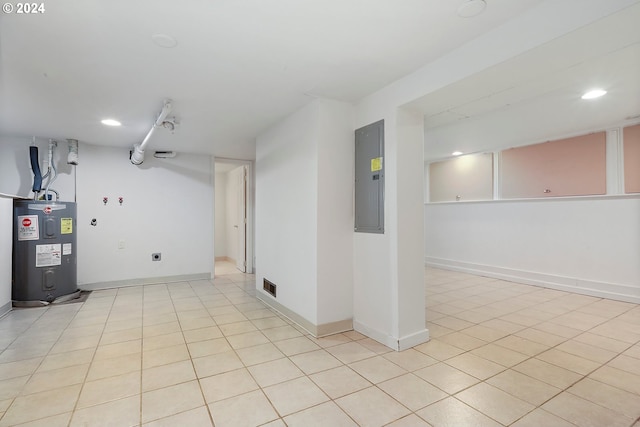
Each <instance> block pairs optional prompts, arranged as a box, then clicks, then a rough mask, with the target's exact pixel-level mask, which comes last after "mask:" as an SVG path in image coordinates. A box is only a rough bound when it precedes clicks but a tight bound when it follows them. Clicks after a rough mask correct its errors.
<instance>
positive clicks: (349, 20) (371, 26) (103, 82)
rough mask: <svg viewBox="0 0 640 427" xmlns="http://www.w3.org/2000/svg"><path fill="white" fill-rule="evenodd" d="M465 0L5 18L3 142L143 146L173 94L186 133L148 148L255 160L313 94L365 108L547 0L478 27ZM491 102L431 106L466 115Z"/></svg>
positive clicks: (496, 3)
mask: <svg viewBox="0 0 640 427" xmlns="http://www.w3.org/2000/svg"><path fill="white" fill-rule="evenodd" d="M462 2H463V0H428V1H426V0H401V1H398V0H348V1H345V0H268V1H267V0H183V1H175V0H171V1H170V0H136V1H131V0H82V1H78V0H55V1H49V2H45V7H46V11H45V13H44V14H41V15H29V16H25V15H16V14H10V15H9V14H1V15H0V134H4V135H16V136H32V135H33V136H37V137H42V138H60V139H62V138H76V139H78V140H80V141H82V142H85V143H90V144H101V145H108V146H116V147H131V146H132V145H133V144H134V143H139V142H140V141H141V140H142V139H143V138H144V136H145V135H146V133H147V131H148V130H149V128H150V127H151V125H152V123H153V121H154V119H155V117H156V116H157V114H158V112H159V111H160V109H161V107H162V101H163V99H165V98H171V99H173V101H174V111H173V113H172V115H175V116H176V117H177V118H178V120H179V121H180V126H179V127H178V128H177V130H176V131H175V133H174V134H173V135H172V134H170V133H169V132H168V131H166V130H165V129H160V130H159V131H158V132H156V134H155V135H154V136H153V139H152V141H151V143H150V148H152V149H156V150H174V151H178V152H192V153H208V154H213V155H216V156H222V157H228V158H245V159H251V158H254V156H255V137H256V136H257V135H258V134H260V132H262V131H264V130H265V129H266V128H268V127H269V126H270V125H272V124H274V123H275V122H277V121H278V120H280V119H281V118H282V117H284V116H286V115H288V114H290V113H292V112H293V111H295V110H297V109H298V108H300V107H301V106H303V105H304V104H306V103H308V102H309V101H310V100H311V99H313V97H327V98H334V99H340V100H345V101H351V102H353V101H357V100H359V99H360V98H362V97H363V96H365V95H367V94H369V93H372V92H374V91H376V90H378V89H380V88H381V87H384V86H386V85H388V84H389V83H391V82H393V81H395V80H397V79H399V78H401V77H403V76H405V75H407V74H409V73H411V72H412V71H414V70H416V69H418V68H420V67H421V66H424V65H425V64H427V63H429V62H430V61H433V60H434V59H436V58H438V57H440V56H442V55H443V54H445V53H447V52H449V51H451V50H452V49H454V48H456V47H458V46H461V45H462V44H464V43H466V42H468V41H470V40H472V39H474V38H475V37H477V36H479V35H481V34H483V33H485V32H487V31H489V30H490V29H492V28H494V27H496V26H498V25H500V24H502V23H504V22H506V21H508V20H510V19H512V18H513V17H515V16H517V15H518V14H521V13H523V12H525V11H526V10H527V9H529V8H531V7H533V6H535V5H536V4H537V3H541V0H518V1H514V0H487V3H488V7H487V9H486V10H485V12H484V13H482V14H481V15H480V16H478V17H475V18H471V19H468V18H460V17H458V16H457V15H456V9H457V8H458V6H459V5H460V4H461V3H462ZM154 34H166V35H169V36H171V37H173V38H175V40H176V41H177V43H178V44H177V46H176V47H175V48H173V49H166V48H162V47H159V46H157V45H155V44H154V43H153V42H152V39H151V36H152V35H154ZM495 90H496V91H500V90H501V88H499V87H498V88H496V89H495ZM496 93H497V92H496ZM445 94H446V93H445V92H443V93H441V94H440V95H442V96H443V98H447V97H446V96H444V95H445ZM480 95H482V94H480ZM518 95H521V94H520V93H519V92H518V91H517V90H516V91H515V92H514V96H518ZM476 97H477V94H476ZM525 98H526V96H525ZM501 102H506V101H504V100H502V101H501ZM428 104H429V103H428V102H427V103H425V104H424V105H425V106H427V105H428ZM481 104H482V103H480V104H477V103H476V104H474V103H470V102H468V100H465V99H458V100H457V103H456V105H450V104H448V103H442V104H441V105H440V107H439V111H438V109H436V110H432V109H431V108H430V107H424V108H425V112H426V113H427V114H428V115H429V117H437V116H438V115H443V114H444V113H445V112H447V111H449V110H451V112H452V113H454V114H463V115H465V116H467V115H472V114H475V113H476V112H484V111H486V110H487V107H486V106H483V105H481ZM499 106H500V103H498V104H493V106H492V108H499ZM451 107H455V109H452V108H451ZM107 117H109V118H115V119H118V120H120V121H121V122H122V123H123V126H122V127H120V128H107V127H105V126H103V125H101V124H100V120H101V119H103V118H107ZM429 120H431V119H429ZM434 120H435V119H434ZM437 120H440V121H439V122H438V123H441V124H444V123H447V121H446V120H445V121H443V120H441V119H440V118H438V119H437Z"/></svg>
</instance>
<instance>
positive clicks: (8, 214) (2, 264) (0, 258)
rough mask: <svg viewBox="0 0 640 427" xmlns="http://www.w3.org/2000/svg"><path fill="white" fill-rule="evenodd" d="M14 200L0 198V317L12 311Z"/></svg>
mask: <svg viewBox="0 0 640 427" xmlns="http://www.w3.org/2000/svg"><path fill="white" fill-rule="evenodd" d="M12 233H13V199H11V198H8V197H2V196H0V316H2V315H3V314H5V313H6V312H7V311H9V310H10V309H11V262H12V261H11V252H12V247H13V234H12Z"/></svg>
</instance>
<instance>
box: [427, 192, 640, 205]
mask: <svg viewBox="0 0 640 427" xmlns="http://www.w3.org/2000/svg"><path fill="white" fill-rule="evenodd" d="M614 199H640V194H638V193H629V194H612V195H604V194H603V195H596V196H558V197H535V198H530V199H500V200H460V201H459V202H452V201H447V202H429V203H425V205H464V204H468V203H513V202H542V203H544V202H556V201H565V202H566V201H569V202H570V201H580V200H614Z"/></svg>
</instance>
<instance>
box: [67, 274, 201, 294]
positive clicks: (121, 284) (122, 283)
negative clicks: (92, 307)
mask: <svg viewBox="0 0 640 427" xmlns="http://www.w3.org/2000/svg"><path fill="white" fill-rule="evenodd" d="M209 279H211V273H197V274H182V275H178V276H162V277H147V278H142V279H131V280H114V281H111V282H97V283H83V284H79V285H78V288H79V289H82V290H86V291H94V290H97V289H112V288H126V287H129V286H140V285H157V284H160V283H175V282H187V281H195V280H209Z"/></svg>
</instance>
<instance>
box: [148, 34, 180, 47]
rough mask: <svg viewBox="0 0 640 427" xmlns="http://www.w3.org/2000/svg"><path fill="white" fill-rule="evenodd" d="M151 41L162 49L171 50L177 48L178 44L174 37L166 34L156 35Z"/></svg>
mask: <svg viewBox="0 0 640 427" xmlns="http://www.w3.org/2000/svg"><path fill="white" fill-rule="evenodd" d="M151 40H153V42H154V43H155V44H156V45H157V46H160V47H164V48H167V49H171V48H172V47H176V46H177V45H178V42H177V41H176V39H174V38H173V37H171V36H169V35H166V34H154V35H152V36H151Z"/></svg>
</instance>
